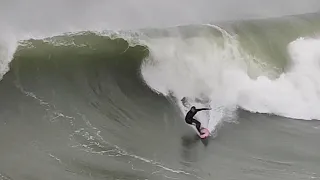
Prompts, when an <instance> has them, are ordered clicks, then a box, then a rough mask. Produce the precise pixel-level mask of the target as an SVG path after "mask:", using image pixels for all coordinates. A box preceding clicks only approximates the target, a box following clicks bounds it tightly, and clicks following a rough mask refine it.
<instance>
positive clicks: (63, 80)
mask: <svg viewBox="0 0 320 180" xmlns="http://www.w3.org/2000/svg"><path fill="white" fill-rule="evenodd" d="M318 20H319V15H318V14H314V15H306V16H297V17H285V18H278V19H267V20H250V21H238V22H228V23H220V24H217V25H210V24H207V25H188V26H179V27H172V28H166V29H151V28H146V29H142V30H137V31H117V32H115V31H102V32H92V31H81V32H72V33H66V34H61V35H59V36H53V37H47V38H36V39H32V38H30V39H26V40H21V41H19V43H16V42H17V41H16V40H17V39H16V37H14V36H6V37H5V38H2V39H0V48H1V50H0V54H1V56H0V58H1V68H0V71H1V75H3V77H2V80H1V82H0V83H1V84H0V99H1V101H2V102H3V103H1V108H0V119H3V122H2V123H3V126H2V127H0V133H2V135H1V136H0V142H1V145H6V146H4V148H3V149H2V148H1V149H0V162H18V163H17V164H18V165H16V166H15V167H13V165H10V164H1V163H0V169H2V171H3V172H0V177H2V176H3V178H4V179H37V178H38V179H46V177H47V176H48V175H52V176H53V177H56V179H64V178H66V177H70V178H77V179H87V178H92V177H94V178H97V179H103V178H115V179H163V178H176V179H177V178H181V179H204V178H207V179H208V178H211V174H210V173H209V172H211V171H210V169H207V168H211V165H209V166H207V165H206V166H205V169H201V168H199V166H200V165H199V164H197V163H196V159H197V158H198V157H197V155H198V153H197V152H195V151H192V148H193V147H194V146H193V145H194V144H195V141H196V140H194V138H190V137H189V136H185V132H187V134H189V135H190V133H191V134H192V133H194V132H193V131H192V132H190V131H188V130H189V129H188V128H189V127H186V126H185V123H184V121H183V115H184V114H185V112H186V111H187V110H188V108H189V107H190V106H191V105H195V106H197V107H208V106H209V107H211V108H212V111H207V112H204V113H199V114H198V115H197V117H196V118H197V119H199V120H200V121H201V122H202V124H203V126H205V127H208V128H209V129H210V131H211V132H215V130H216V129H217V127H219V126H218V125H220V124H221V123H222V122H225V121H228V122H230V121H232V122H235V121H237V120H238V119H239V118H238V116H239V114H238V113H239V112H244V111H242V110H245V111H248V112H253V113H267V114H274V115H278V116H282V117H289V118H295V119H304V120H311V119H316V120H319V119H320V113H319V112H320V111H319V108H318V107H319V105H320V95H319V92H320V80H319V78H318V77H319V75H320V74H319V73H320V69H319V68H320V67H319V61H320V54H319V52H320V49H319V48H320V46H319V45H320V39H319V38H318V37H317V34H316V33H317V32H319V30H320V26H319V25H320V24H319V22H318ZM13 42H14V43H13ZM17 44H18V46H17ZM9 62H10V63H9ZM182 99H184V100H183V101H181V100H182ZM239 109H241V110H240V111H239ZM248 114H250V113H248ZM248 116H250V115H248ZM262 117H264V116H262ZM270 121H271V120H270ZM272 122H273V121H272ZM286 122H287V121H286ZM281 123H282V122H281ZM297 124H299V123H297ZM281 125H282V124H281ZM283 126H284V127H286V126H285V125H283ZM305 126H307V125H305ZM270 127H272V126H270ZM281 127H282V126H281ZM260 128H261V127H260ZM249 129H250V128H249ZM255 129H258V128H255ZM270 129H271V128H270ZM271 130H272V129H271ZM288 131H289V130H288ZM252 132H253V131H252ZM290 132H291V131H290ZM264 133H266V134H263V135H262V137H264V136H267V134H268V133H269V132H264ZM315 133H316V132H315ZM231 134H232V133H231ZM275 134H276V133H275ZM279 134H281V133H279ZM233 135H234V136H236V134H233ZM258 135H259V134H258ZM307 135H308V136H307ZM307 135H306V137H309V135H310V134H308V133H307ZM248 136H249V137H250V135H248ZM279 137H280V136H279ZM285 137H286V138H289V139H290V137H287V136H285ZM264 138H265V137H264ZM273 138H274V139H276V138H278V137H273ZM299 138H300V140H301V142H305V143H307V142H306V141H305V139H303V138H304V137H299ZM151 139H152V140H151ZM262 139H263V138H262ZM280 139H281V138H279V140H280ZM310 139H312V137H311V138H310ZM229 140H233V137H232V138H231V137H230V139H229ZM266 140H268V138H267V139H266ZM285 140H286V139H284V141H285ZM218 141H219V140H218ZM221 141H222V142H219V143H221V144H220V145H222V146H220V147H219V148H218V150H217V151H218V152H220V153H221V152H222V155H224V156H223V157H225V158H228V157H229V158H230V154H228V153H227V154H224V153H226V152H230V149H233V150H235V151H237V150H239V154H236V155H235V156H236V158H239V157H241V158H243V157H245V158H249V159H250V158H251V155H247V154H246V153H244V152H251V151H249V150H247V149H246V147H244V146H247V147H257V146H256V145H255V144H253V145H252V144H249V145H246V144H245V143H244V145H242V143H241V145H239V144H236V143H235V145H234V146H235V147H233V146H232V145H231V146H229V144H227V145H226V144H223V143H224V141H223V140H221ZM269 141H271V140H270V139H269ZM181 142H182V146H183V148H182V150H181V149H179V148H180V146H178V145H177V144H179V143H181ZM226 142H227V141H226ZM233 142H236V140H233V141H231V144H232V143H233ZM290 142H295V141H293V140H292V139H290ZM310 142H312V141H310ZM273 143H276V145H277V147H278V146H281V145H282V144H280V145H279V144H277V143H279V142H278V141H275V142H273ZM204 144H206V143H204ZM265 144H267V143H265ZM289 144H290V143H289ZM314 144H319V143H313V145H310V144H303V146H301V148H304V147H309V146H310V147H311V148H310V147H309V148H310V149H312V147H315V145H314ZM285 145H286V144H284V145H283V146H285ZM168 147H172V148H168ZM224 148H226V149H224ZM235 148H239V149H235ZM265 148H267V147H265ZM286 148H288V147H286ZM253 149H254V148H253ZM280 149H281V148H280ZM310 149H309V150H310ZM315 149H317V148H315ZM193 150H194V149H193ZM196 150H199V151H201V152H202V153H200V154H201V155H199V157H200V158H204V159H205V158H206V157H210V153H211V152H205V151H204V150H203V149H196ZM298 150H299V153H300V149H298ZM180 151H181V152H180ZM190 151H192V152H190ZM237 152H238V151H237ZM260 152H261V153H262V154H259V153H260ZM253 153H257V154H254V155H257V157H258V159H259V160H261V159H262V158H260V157H259V156H260V155H261V156H263V153H264V151H263V149H261V151H259V152H253ZM296 153H297V152H292V154H290V153H289V155H288V156H291V155H295V154H296ZM17 154H19V155H20V157H19V158H18V160H17V157H16V155H17ZM88 154H90V157H88V156H87V155H88ZM249 154H250V153H249ZM271 154H272V153H271ZM179 155H181V157H179ZM280 155H281V153H280ZM280 155H279V157H280ZM308 155H314V157H316V158H318V157H317V156H316V155H315V154H313V151H312V150H310V153H309V154H308ZM302 156H303V157H304V154H302ZM217 157H219V156H217ZM281 157H282V156H281ZM291 157H292V156H291ZM180 158H181V159H180ZM241 158H240V159H241ZM272 158H274V157H272ZM275 158H277V157H275ZM308 158H310V157H308ZM289 159H290V158H289ZM216 160H218V161H220V162H221V163H222V164H223V165H221V166H220V164H219V163H218V164H219V165H217V164H214V165H213V166H215V167H216V168H217V169H219V168H221V167H223V168H222V169H224V171H226V168H225V167H230V165H233V164H228V162H229V161H230V162H233V161H234V160H232V159H228V160H229V161H224V160H221V159H216ZM247 161H251V159H250V160H248V159H245V160H243V161H242V162H247ZM297 161H299V159H298V160H297ZM23 162H28V164H29V166H28V167H26V164H25V163H23ZM190 162H191V163H190ZM267 162H272V163H271V164H273V165H274V164H276V165H279V164H280V166H282V164H289V165H285V166H286V167H288V168H287V169H285V168H284V169H285V171H277V172H271V174H274V173H275V174H277V173H281V172H284V174H281V175H282V176H286V177H288V176H290V177H291V175H288V174H293V175H295V173H292V172H297V171H296V169H294V168H297V169H299V167H296V166H294V164H295V162H294V163H292V164H290V162H289V163H286V162H285V163H282V162H280V161H279V162H274V161H272V160H271V161H267ZM193 163H194V164H193ZM311 163H313V161H311ZM316 163H317V162H316ZM316 163H315V164H316ZM253 164H254V163H253ZM198 165H199V166H198ZM235 166H237V167H241V164H240V163H239V164H236V165H235ZM235 166H233V167H232V168H236V167H235ZM318 166H319V165H314V166H311V167H312V168H311V169H313V168H315V169H317V168H318ZM16 168H20V169H25V168H26V169H25V171H26V173H17V174H15V172H14V169H16ZM32 168H35V169H37V171H39V173H38V174H36V175H34V174H32V173H30V172H34V170H33V169H32ZM61 169H62V170H61ZM275 169H277V168H275ZM217 171H218V170H217ZM224 171H221V173H222V172H223V173H225V174H224V175H228V173H229V172H224ZM227 171H228V169H227ZM239 171H241V170H239ZM248 171H249V170H248ZM311 171H313V170H310V172H311ZM55 172H58V173H57V174H56V175H55V174H54V173H55ZM241 172H242V171H241ZM241 172H239V174H241ZM267 173H268V172H267ZM298 173H302V175H301V177H303V178H305V177H306V176H307V177H309V175H310V174H312V173H309V172H300V171H299V172H298ZM293 175H292V176H293ZM222 176H223V175H222ZM282 176H281V177H282ZM243 177H244V178H245V177H246V176H243ZM266 177H268V174H267V175H266ZM278 177H279V176H278ZM230 178H233V177H230ZM268 178H269V177H268ZM289 179H290V178H289ZM291 179H292V177H291Z"/></svg>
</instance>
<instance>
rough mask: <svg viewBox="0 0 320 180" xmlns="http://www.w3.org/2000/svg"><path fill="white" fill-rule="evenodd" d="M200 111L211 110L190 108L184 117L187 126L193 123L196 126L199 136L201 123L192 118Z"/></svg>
mask: <svg viewBox="0 0 320 180" xmlns="http://www.w3.org/2000/svg"><path fill="white" fill-rule="evenodd" d="M202 110H211V108H200V109H196V107H194V106H192V107H191V109H190V110H189V111H188V113H187V115H186V117H185V121H186V123H187V124H191V125H193V123H194V124H196V128H197V130H198V131H199V133H200V135H202V134H203V133H202V132H201V130H200V127H201V123H200V122H199V121H198V120H196V119H194V118H193V117H194V116H195V115H196V114H197V112H199V111H202Z"/></svg>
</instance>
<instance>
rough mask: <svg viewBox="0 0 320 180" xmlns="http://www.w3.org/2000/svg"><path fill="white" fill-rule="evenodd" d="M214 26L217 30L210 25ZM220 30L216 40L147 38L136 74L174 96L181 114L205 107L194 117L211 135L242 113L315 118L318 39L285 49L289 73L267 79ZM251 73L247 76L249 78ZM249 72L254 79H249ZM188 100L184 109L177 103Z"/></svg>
mask: <svg viewBox="0 0 320 180" xmlns="http://www.w3.org/2000/svg"><path fill="white" fill-rule="evenodd" d="M215 28H216V27H215ZM216 29H219V30H220V31H221V33H222V38H223V39H224V43H223V45H221V44H220V45H219V44H218V43H217V41H216V37H195V38H190V39H179V38H165V39H157V40H154V39H153V40H150V41H149V43H148V47H149V49H150V56H149V57H148V58H147V59H146V60H145V61H144V62H143V64H142V66H141V73H142V76H143V78H144V80H145V82H146V84H148V85H149V86H150V87H151V88H152V89H153V90H154V91H156V92H158V93H160V94H163V95H165V96H174V97H175V98H176V100H177V104H178V106H179V107H180V109H181V111H182V112H183V113H185V112H186V111H187V110H188V108H189V107H188V106H191V105H195V106H197V107H203V106H210V107H211V108H212V109H213V110H212V111H210V113H207V114H206V113H199V115H198V116H197V118H198V119H199V120H200V121H201V123H203V125H204V126H205V127H207V128H208V129H209V130H210V131H214V130H215V129H216V127H217V125H218V124H219V123H220V122H222V121H223V120H224V119H225V118H226V119H230V117H231V118H233V117H234V116H235V110H236V109H237V108H238V107H240V108H242V109H245V110H248V111H251V112H257V113H270V114H276V115H280V116H284V117H290V118H297V119H305V120H310V119H320V113H319V112H320V111H319V110H318V109H319V108H318V106H319V105H320V94H319V93H320V80H318V77H319V75H320V71H319V70H320V69H319V60H320V53H319V52H320V40H318V39H302V38H301V39H297V40H296V41H293V42H292V43H290V44H289V45H288V53H289V55H290V57H291V60H292V61H291V64H290V68H289V71H287V72H283V73H282V74H281V75H279V77H278V78H276V79H271V78H270V77H268V76H267V75H266V74H267V73H266V74H264V73H265V72H267V70H265V69H263V68H262V67H265V66H263V65H262V64H260V63H259V62H263V61H261V60H259V61H256V60H254V59H255V57H253V56H250V55H249V54H248V53H246V52H245V51H244V50H243V49H242V48H241V46H240V45H239V43H238V41H237V39H236V37H234V36H231V35H229V34H228V33H227V32H225V31H224V30H222V29H221V28H216ZM250 74H251V75H250ZM252 74H253V75H252ZM183 97H187V101H188V103H187V104H189V105H187V106H186V105H185V104H183V103H182V102H181V101H180V100H181V99H182V98H183Z"/></svg>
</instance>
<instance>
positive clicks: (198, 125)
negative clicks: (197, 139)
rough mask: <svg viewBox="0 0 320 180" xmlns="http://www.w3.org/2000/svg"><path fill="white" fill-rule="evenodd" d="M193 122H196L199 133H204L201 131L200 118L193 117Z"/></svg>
mask: <svg viewBox="0 0 320 180" xmlns="http://www.w3.org/2000/svg"><path fill="white" fill-rule="evenodd" d="M192 122H193V123H195V124H196V128H197V130H198V131H199V133H200V134H201V135H202V134H203V133H202V132H201V129H200V127H201V123H200V122H199V121H198V120H196V119H192Z"/></svg>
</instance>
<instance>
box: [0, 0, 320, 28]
mask: <svg viewBox="0 0 320 180" xmlns="http://www.w3.org/2000/svg"><path fill="white" fill-rule="evenodd" d="M319 10H320V0H157V1H155V0H90V1H88V0H51V1H48V0H28V1H25V0H2V1H1V2H0V20H1V22H0V27H7V28H9V30H12V29H14V30H15V31H17V30H19V31H22V32H37V31H38V32H54V31H68V30H72V28H74V29H92V28H94V29H97V28H103V29H106V28H107V29H119V28H125V29H130V28H140V27H150V26H151V27H161V26H173V25H177V24H179V25H181V24H191V23H205V22H210V21H221V20H230V19H243V18H263V17H271V16H281V15H287V14H302V13H309V12H315V11H319ZM10 28H11V29H10Z"/></svg>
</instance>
